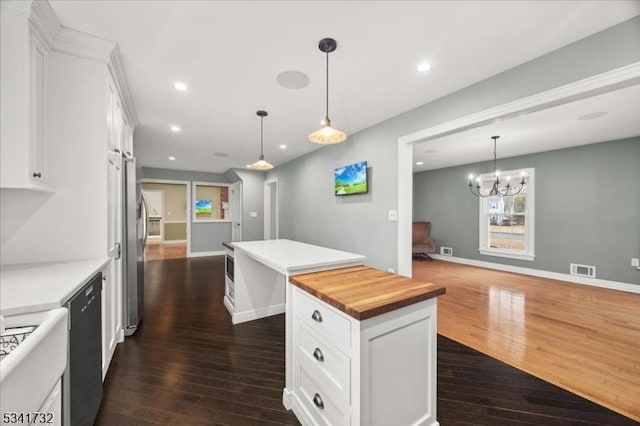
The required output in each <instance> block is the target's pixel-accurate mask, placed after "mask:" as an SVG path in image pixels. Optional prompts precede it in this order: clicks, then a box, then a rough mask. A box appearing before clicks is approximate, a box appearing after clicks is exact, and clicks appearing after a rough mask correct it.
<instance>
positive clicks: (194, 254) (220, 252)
mask: <svg viewBox="0 0 640 426" xmlns="http://www.w3.org/2000/svg"><path fill="white" fill-rule="evenodd" d="M225 254H226V253H225V251H224V250H216V251H195V252H193V251H192V252H191V253H189V255H188V256H187V257H207V256H224V255H225Z"/></svg>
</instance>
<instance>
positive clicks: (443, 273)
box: [413, 260, 640, 421]
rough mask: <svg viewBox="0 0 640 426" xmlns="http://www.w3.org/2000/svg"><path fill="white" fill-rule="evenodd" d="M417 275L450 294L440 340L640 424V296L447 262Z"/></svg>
mask: <svg viewBox="0 0 640 426" xmlns="http://www.w3.org/2000/svg"><path fill="white" fill-rule="evenodd" d="M413 277H414V278H416V279H419V280H423V281H427V282H434V283H437V284H439V285H444V286H446V288H447V293H446V294H445V295H444V296H441V297H439V299H438V332H439V333H440V334H442V335H444V336H446V337H448V338H450V339H453V340H455V341H458V342H460V343H462V344H464V345H467V346H470V347H472V348H474V349H476V350H478V351H480V352H483V353H485V354H487V355H489V356H492V357H494V358H496V359H498V360H500V361H503V362H505V363H507V364H509V365H512V366H514V367H516V368H519V369H521V370H523V371H526V372H528V373H530V374H533V375H534V376H537V377H539V378H541V379H543V380H546V381H548V382H550V383H553V384H555V385H557V386H559V387H561V388H564V389H566V390H568V391H571V392H573V393H575V394H578V395H580V396H582V397H584V398H587V399H589V400H591V401H593V402H596V403H598V404H600V405H603V406H605V407H607V408H610V409H612V410H614V411H617V412H618V413H620V414H623V415H625V416H627V417H630V418H632V419H634V420H636V421H640V294H632V293H625V292H621V291H615V290H607V289H602V288H596V287H591V286H586V285H580V284H571V283H566V282H562V281H555V280H550V279H544V278H537V277H530V276H526V275H519V274H513V273H509V272H502V271H494V270H489V269H484V268H477V267H473V266H467V265H461V264H456V263H452V262H445V261H439V260H434V261H414V262H413Z"/></svg>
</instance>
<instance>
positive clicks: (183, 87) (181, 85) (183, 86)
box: [173, 81, 187, 92]
mask: <svg viewBox="0 0 640 426" xmlns="http://www.w3.org/2000/svg"><path fill="white" fill-rule="evenodd" d="M173 87H175V88H176V90H179V91H181V92H186V91H187V85H186V84H184V83H183V82H181V81H176V82H175V83H174V84H173Z"/></svg>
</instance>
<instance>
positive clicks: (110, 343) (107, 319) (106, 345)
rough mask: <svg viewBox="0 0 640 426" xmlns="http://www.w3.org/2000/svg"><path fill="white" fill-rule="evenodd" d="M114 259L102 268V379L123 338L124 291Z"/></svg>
mask: <svg viewBox="0 0 640 426" xmlns="http://www.w3.org/2000/svg"><path fill="white" fill-rule="evenodd" d="M112 270H113V268H112V261H109V262H108V263H107V264H106V265H105V267H104V269H103V270H102V380H104V378H105V376H106V375H107V371H108V370H109V365H110V364H111V358H113V353H114V352H115V350H116V345H117V344H118V342H119V341H121V339H122V334H123V332H122V303H121V298H122V293H121V292H120V289H119V288H118V286H117V285H116V282H115V280H114V276H113V272H112Z"/></svg>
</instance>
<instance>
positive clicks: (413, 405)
mask: <svg viewBox="0 0 640 426" xmlns="http://www.w3.org/2000/svg"><path fill="white" fill-rule="evenodd" d="M292 296H293V297H292V304H293V319H292V322H293V327H292V328H293V348H294V351H293V382H294V383H293V394H294V396H293V398H294V402H293V410H294V412H295V413H296V415H297V417H298V419H299V420H300V421H301V422H302V424H304V425H335V426H341V425H354V426H357V425H367V426H370V425H371V426H375V425H391V424H394V425H437V421H436V315H437V305H436V299H435V298H433V299H429V300H425V301H422V302H418V303H415V304H413V305H410V306H407V307H404V308H401V309H397V310H393V311H390V312H387V313H384V314H381V315H378V316H374V317H372V318H369V319H366V320H364V321H358V320H356V319H355V318H353V317H351V316H349V315H347V314H345V313H344V312H342V311H340V310H338V309H336V308H334V307H333V306H330V305H329V304H327V303H325V302H323V301H321V300H319V299H317V298H315V297H313V296H311V295H310V294H309V293H307V292H305V291H303V290H301V289H299V288H298V287H295V286H293V288H292Z"/></svg>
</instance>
